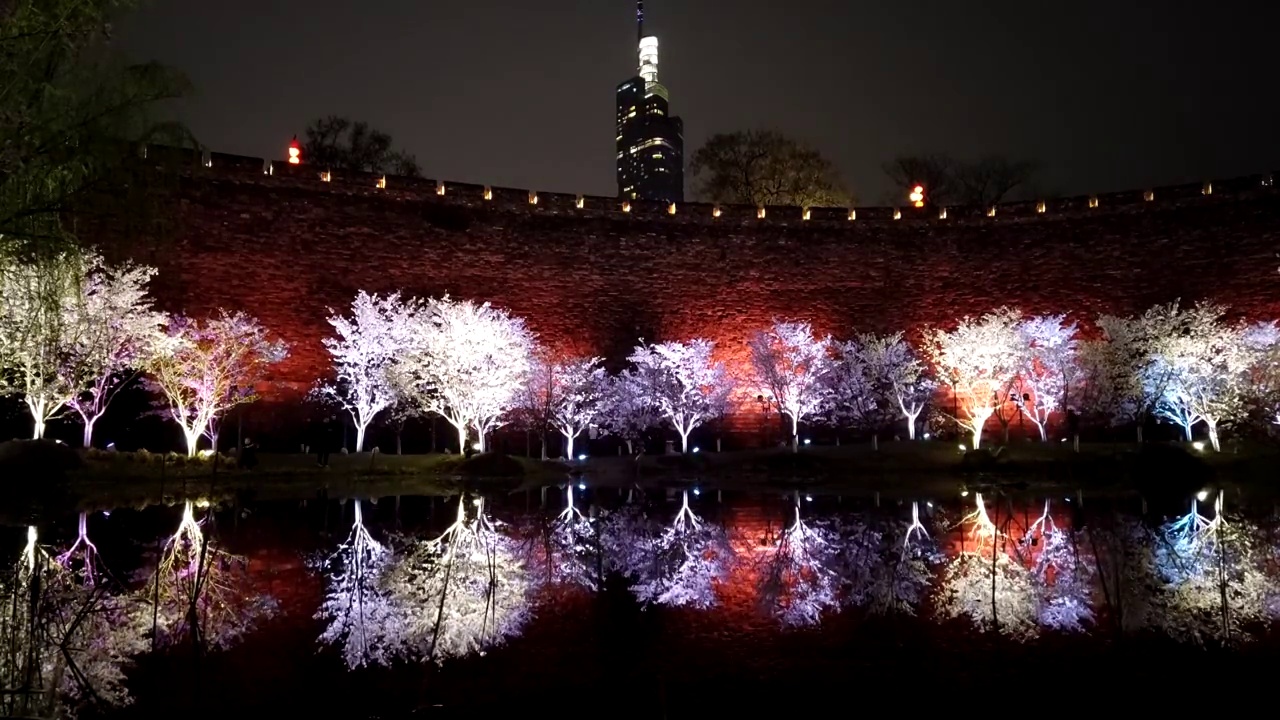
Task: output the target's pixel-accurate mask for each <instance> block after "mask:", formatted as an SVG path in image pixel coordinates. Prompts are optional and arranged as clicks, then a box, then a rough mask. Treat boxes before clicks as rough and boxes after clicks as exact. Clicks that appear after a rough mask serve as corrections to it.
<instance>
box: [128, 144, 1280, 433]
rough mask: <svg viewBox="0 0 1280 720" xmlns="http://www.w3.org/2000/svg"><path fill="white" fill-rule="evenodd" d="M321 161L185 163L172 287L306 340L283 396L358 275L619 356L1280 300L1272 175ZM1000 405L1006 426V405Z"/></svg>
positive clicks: (1274, 306)
mask: <svg viewBox="0 0 1280 720" xmlns="http://www.w3.org/2000/svg"><path fill="white" fill-rule="evenodd" d="M387 184H388V187H387V189H377V188H375V187H374V185H375V182H374V180H372V179H369V178H353V179H347V180H346V181H345V182H343V181H339V179H337V178H335V180H334V182H321V181H320V180H319V179H318V178H317V177H316V174H315V173H314V172H313V171H311V170H308V169H306V168H305V167H303V168H301V169H299V168H296V167H294V168H290V167H283V168H281V167H280V166H279V165H277V166H276V171H275V172H274V174H272V175H265V174H263V173H261V172H260V171H259V170H257V169H256V168H249V169H234V168H233V169H224V170H222V171H219V168H218V167H217V166H216V165H215V167H214V169H211V170H205V169H200V170H196V171H193V172H192V173H191V174H190V175H189V177H187V178H186V179H185V180H184V182H183V187H182V191H181V193H180V203H181V207H180V210H179V213H178V214H179V218H180V222H179V231H178V237H177V239H176V247H171V246H162V247H157V248H153V249H149V250H146V249H144V250H136V251H135V253H134V254H136V255H139V256H140V257H138V259H139V260H143V261H146V262H149V263H152V264H154V265H156V266H158V267H159V269H160V274H159V277H158V278H157V280H156V281H155V292H156V294H157V295H158V297H159V298H160V299H161V302H162V304H163V306H164V307H165V308H166V309H170V310H185V311H187V312H190V313H202V312H206V311H208V310H210V309H212V308H214V307H217V306H224V307H227V308H230V309H241V310H245V311H247V312H250V313H252V314H254V315H256V316H257V317H258V318H259V319H260V320H261V321H262V322H263V323H264V324H265V325H266V326H267V327H269V328H270V329H271V330H273V331H274V332H276V333H278V334H279V335H280V336H282V337H283V338H284V339H285V340H287V341H288V342H290V343H291V344H292V348H293V349H292V354H291V356H290V358H289V359H288V361H286V362H285V363H284V364H283V365H281V366H280V367H279V368H278V373H277V374H276V376H275V377H274V378H273V381H275V382H276V383H278V385H277V386H276V392H277V394H278V395H279V396H283V395H285V394H287V393H288V391H289V388H291V387H292V388H293V389H301V388H305V387H306V386H308V385H310V383H311V382H313V381H314V380H315V379H316V378H317V377H320V376H321V375H324V374H325V372H326V356H325V354H324V350H323V347H322V345H321V342H320V340H321V338H322V337H324V336H325V335H326V333H327V332H328V330H329V326H328V325H327V323H326V322H325V319H324V318H325V316H326V313H327V308H330V307H332V308H335V309H340V308H343V307H344V306H345V305H346V304H347V303H349V302H350V299H351V297H352V295H353V294H354V293H355V292H356V291H357V290H359V289H365V290H369V291H377V292H388V291H391V290H396V289H401V290H403V291H405V292H407V293H411V294H419V295H430V294H440V293H446V292H447V293H450V294H452V295H454V296H456V297H468V298H474V299H477V300H488V301H492V302H493V303H495V304H497V305H501V306H504V307H506V308H509V309H510V310H511V311H512V312H514V313H516V314H518V315H521V316H524V317H525V318H527V319H528V322H529V325H530V326H531V327H532V328H533V330H534V331H535V332H537V333H538V334H539V335H540V337H541V338H543V340H545V341H546V342H547V343H549V344H551V345H554V346H558V347H561V348H564V349H570V350H574V351H577V352H590V353H597V354H601V355H604V356H605V357H606V358H608V360H609V361H610V363H611V365H613V366H617V365H619V364H620V362H621V360H622V358H623V357H624V356H625V354H626V351H627V350H628V349H629V348H630V347H631V345H632V344H633V343H634V342H635V340H636V338H638V337H644V338H646V339H650V340H665V339H685V338H689V337H692V336H706V337H709V338H712V339H714V340H715V341H716V342H717V343H718V346H719V348H720V350H721V351H722V353H723V356H724V358H725V359H726V360H728V361H730V362H731V363H735V364H737V365H741V364H742V363H743V361H744V357H745V353H744V342H745V340H746V338H747V336H748V335H749V333H751V332H752V331H753V330H755V329H757V328H759V327H761V326H763V325H765V324H767V323H768V322H769V321H770V319H771V318H774V317H790V318H805V319H809V320H811V321H812V322H813V323H814V325H815V326H816V328H817V329H818V330H820V331H822V332H830V333H832V334H834V335H837V336H847V335H849V334H851V333H852V332H854V331H886V330H894V329H904V330H911V329H916V328H919V327H920V326H922V325H924V324H927V323H943V324H945V323H948V322H950V321H952V320H954V319H956V318H958V317H959V316H961V315H964V314H976V313H982V312H984V311H987V310H990V309H993V308H994V307H996V306H999V305H1002V304H1010V305H1015V306H1018V307H1020V308H1021V309H1023V310H1025V311H1027V312H1034V313H1042V312H1071V313H1073V314H1075V315H1076V316H1077V317H1079V318H1080V319H1082V320H1087V319H1089V318H1091V317H1092V316H1094V315H1096V314H1097V313H1099V312H1112V313H1118V312H1132V311H1138V310H1141V309H1143V308H1145V307H1147V306H1149V305H1151V304H1153V303H1157V302H1163V301H1169V300H1173V299H1177V298H1181V299H1182V300H1184V301H1193V300H1198V299H1201V298H1213V299H1215V300H1218V301H1221V302H1225V303H1229V304H1230V305H1231V306H1232V307H1233V308H1235V309H1236V310H1238V311H1239V312H1241V313H1244V314H1247V315H1249V316H1255V317H1280V272H1278V268H1280V257H1277V253H1278V252H1280V193H1277V192H1276V191H1275V188H1274V186H1267V185H1265V184H1264V182H1263V181H1260V179H1258V178H1251V179H1242V180H1240V181H1235V182H1234V183H1233V184H1230V185H1227V184H1218V185H1217V186H1216V187H1215V188H1214V190H1213V192H1211V193H1210V194H1204V193H1202V192H1201V188H1200V187H1199V186H1197V187H1195V188H1173V189H1167V190H1166V189H1162V190H1157V191H1156V196H1155V197H1154V199H1153V200H1152V201H1146V200H1144V198H1143V197H1142V193H1140V192H1139V193H1128V194H1119V195H1114V196H1104V197H1103V198H1101V199H1100V202H1099V207H1097V208H1089V207H1088V199H1087V198H1074V199H1069V200H1061V201H1053V202H1051V203H1049V205H1048V206H1047V207H1046V209H1045V212H1038V211H1037V209H1036V208H1035V206H1034V204H1023V205H1011V206H1007V207H1001V208H1000V210H999V212H998V213H997V214H996V216H995V217H987V216H986V212H985V211H984V210H983V209H981V208H971V209H967V210H958V209H951V210H950V211H949V213H948V218H947V219H938V218H937V216H936V211H933V213H932V214H931V215H930V216H929V217H927V218H926V217H922V216H919V215H914V214H912V213H914V212H917V211H904V212H905V213H906V217H904V218H903V219H901V220H894V219H892V209H883V208H882V209H878V210H877V209H859V210H858V215H857V219H856V220H852V221H850V220H849V219H848V217H847V215H848V213H847V211H846V210H842V209H841V210H815V211H813V215H812V219H811V220H810V221H803V220H802V219H801V213H800V211H799V210H798V209H794V208H792V209H779V208H770V210H769V217H768V218H767V219H765V220H760V219H758V218H757V217H756V212H755V210H754V209H751V208H725V209H724V212H723V214H722V215H721V216H720V217H718V218H713V217H712V212H711V207H710V206H705V205H703V206H699V205H687V206H682V207H679V208H677V212H676V214H674V215H671V214H669V213H668V208H667V207H666V206H662V207H657V206H653V207H649V206H646V205H645V204H643V203H637V204H635V205H634V206H633V207H632V208H631V209H630V211H629V212H622V211H621V209H620V207H619V206H618V204H617V203H616V201H613V200H609V199H603V198H586V199H584V201H583V202H584V208H582V209H578V208H577V207H576V198H575V197H573V196H564V195H548V194H542V195H539V197H538V203H537V204H530V203H529V201H528V199H529V198H528V193H527V191H523V190H521V191H514V190H501V189H495V190H494V194H495V197H494V198H493V199H492V200H485V199H484V191H483V189H482V188H480V187H478V186H458V185H447V186H446V187H445V194H444V195H443V196H442V195H438V194H437V185H436V182H435V181H415V182H413V183H410V182H409V181H401V180H399V179H389V180H388V183H387ZM993 427H994V426H993Z"/></svg>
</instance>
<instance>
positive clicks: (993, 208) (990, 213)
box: [987, 205, 996, 217]
mask: <svg viewBox="0 0 1280 720" xmlns="http://www.w3.org/2000/svg"><path fill="white" fill-rule="evenodd" d="M995 216H996V206H995V205H992V206H991V207H989V208H987V217H995Z"/></svg>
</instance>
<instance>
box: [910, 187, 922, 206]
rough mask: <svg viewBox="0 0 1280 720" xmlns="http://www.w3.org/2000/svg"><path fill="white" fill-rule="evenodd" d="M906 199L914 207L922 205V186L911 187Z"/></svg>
mask: <svg viewBox="0 0 1280 720" xmlns="http://www.w3.org/2000/svg"><path fill="white" fill-rule="evenodd" d="M907 199H908V200H910V201H911V204H912V205H914V206H916V207H924V186H923V185H917V186H915V187H913V188H911V194H910V195H908V196H907Z"/></svg>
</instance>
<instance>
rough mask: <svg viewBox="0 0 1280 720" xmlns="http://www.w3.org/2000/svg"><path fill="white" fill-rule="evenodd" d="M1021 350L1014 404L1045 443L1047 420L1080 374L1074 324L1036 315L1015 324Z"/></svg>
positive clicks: (1063, 318) (1063, 404) (1064, 400)
mask: <svg viewBox="0 0 1280 720" xmlns="http://www.w3.org/2000/svg"><path fill="white" fill-rule="evenodd" d="M1016 330H1017V335H1018V341H1019V345H1020V346H1021V349H1022V351H1023V352H1022V354H1021V357H1022V367H1021V368H1020V369H1019V371H1018V375H1017V382H1016V385H1015V387H1016V388H1017V391H1016V392H1015V393H1014V394H1013V397H1014V403H1015V404H1017V406H1018V408H1019V409H1020V410H1021V411H1022V413H1023V414H1024V415H1026V416H1027V419H1029V420H1030V421H1031V422H1032V423H1035V426H1036V429H1037V430H1039V431H1040V440H1041V441H1042V442H1043V441H1045V440H1048V439H1049V436H1048V433H1047V428H1046V426H1047V425H1048V422H1049V416H1050V414H1052V413H1053V411H1054V410H1057V409H1060V408H1065V407H1066V403H1067V395H1068V393H1069V391H1070V388H1071V386H1072V384H1073V383H1075V382H1077V380H1078V378H1079V375H1080V371H1079V364H1078V363H1077V360H1076V355H1077V350H1078V344H1079V343H1078V342H1077V340H1076V331H1077V328H1076V324H1075V323H1073V322H1067V319H1066V316H1065V315H1036V316H1033V317H1029V318H1026V319H1024V320H1022V321H1021V322H1020V323H1018V325H1017V327H1016Z"/></svg>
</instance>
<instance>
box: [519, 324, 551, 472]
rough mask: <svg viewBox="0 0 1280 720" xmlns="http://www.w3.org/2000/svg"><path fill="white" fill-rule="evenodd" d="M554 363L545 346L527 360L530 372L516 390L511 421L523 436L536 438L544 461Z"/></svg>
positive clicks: (548, 431)
mask: <svg viewBox="0 0 1280 720" xmlns="http://www.w3.org/2000/svg"><path fill="white" fill-rule="evenodd" d="M555 388H556V362H555V360H554V359H553V357H552V354H551V353H550V352H549V351H548V350H547V349H546V348H545V347H541V346H539V347H535V348H534V352H533V354H532V355H531V356H530V358H529V372H527V373H526V374H525V376H524V381H523V382H521V383H520V386H519V387H518V388H517V389H516V397H515V404H514V407H513V408H512V416H513V417H512V419H513V421H514V422H515V424H516V425H517V426H519V427H520V428H521V429H523V430H524V431H525V432H526V433H532V434H535V435H537V436H538V448H539V453H540V455H539V456H540V457H541V459H543V460H546V459H547V458H548V456H547V435H548V434H550V433H551V429H552V424H551V414H552V401H553V400H554V398H555Z"/></svg>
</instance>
